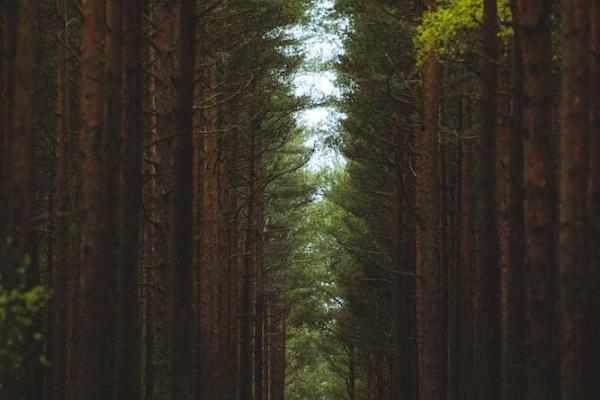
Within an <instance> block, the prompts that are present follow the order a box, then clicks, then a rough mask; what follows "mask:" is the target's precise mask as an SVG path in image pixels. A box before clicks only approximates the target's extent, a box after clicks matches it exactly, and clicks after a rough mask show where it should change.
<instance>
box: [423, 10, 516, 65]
mask: <svg viewBox="0 0 600 400" xmlns="http://www.w3.org/2000/svg"><path fill="white" fill-rule="evenodd" d="M498 17H499V24H500V37H501V38H503V39H509V38H510V37H511V36H512V28H511V24H510V21H511V13H510V7H509V1H508V0H498ZM482 19H483V1H481V0H445V1H440V2H438V7H437V9H436V10H434V11H430V12H426V13H425V14H424V15H423V18H422V21H421V24H420V26H419V27H418V28H417V33H416V35H415V47H416V51H417V64H418V65H421V64H422V63H423V61H424V60H425V57H426V56H427V54H428V53H429V52H430V51H431V49H432V48H433V46H434V44H435V46H436V51H437V53H438V55H439V56H440V58H441V60H442V61H443V59H444V58H445V57H448V58H459V57H462V56H464V54H465V53H466V52H467V50H468V49H469V48H472V44H473V43H472V40H473V36H472V35H468V33H469V32H471V31H473V30H475V29H478V28H479V27H481V25H482Z"/></svg>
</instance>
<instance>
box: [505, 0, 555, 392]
mask: <svg viewBox="0 0 600 400" xmlns="http://www.w3.org/2000/svg"><path fill="white" fill-rule="evenodd" d="M552 3H553V2H551V1H543V0H535V1H531V0H527V1H525V0H517V2H516V15H515V20H516V23H517V24H518V25H519V26H520V27H521V30H520V33H521V37H520V38H521V59H522V65H523V140H524V144H523V146H524V147H523V151H524V153H523V159H524V165H523V185H524V194H525V198H524V213H525V214H524V215H525V216H524V224H525V228H524V229H525V237H526V241H525V249H524V252H525V253H524V257H525V279H524V281H525V284H526V291H527V315H526V317H527V321H528V326H527V349H528V355H527V362H526V369H525V371H526V372H525V373H526V375H527V394H526V398H527V399H528V400H534V399H540V400H552V399H557V398H559V393H560V391H559V387H558V382H559V371H558V343H557V340H558V339H557V329H558V322H557V309H556V300H557V293H556V272H557V269H556V265H557V264H556V239H557V237H556V225H555V224H556V219H557V193H556V183H555V182H556V175H555V163H554V146H553V142H554V140H553V136H552V86H551V85H550V84H549V82H551V74H550V69H551V61H552V52H551V46H550V17H551V15H550V14H551V8H552Z"/></svg>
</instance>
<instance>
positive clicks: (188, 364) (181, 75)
mask: <svg viewBox="0 0 600 400" xmlns="http://www.w3.org/2000/svg"><path fill="white" fill-rule="evenodd" d="M195 12H196V7H195V1H194V0H183V1H182V2H181V5H180V9H179V25H180V27H179V28H180V33H179V48H178V52H177V55H178V71H177V72H178V74H177V76H176V81H175V84H176V89H177V98H178V110H177V113H178V116H177V122H176V124H175V147H174V153H173V156H174V159H175V186H174V189H173V230H172V233H171V238H170V243H169V246H170V249H169V251H170V256H169V258H170V264H171V266H172V268H173V278H174V279H173V322H172V323H173V325H172V337H173V343H174V345H173V346H172V347H171V373H172V377H173V379H172V382H171V394H172V398H173V399H193V398H194V397H195V392H194V391H195V383H194V379H195V378H196V375H195V371H194V366H195V363H194V357H193V352H190V349H193V348H194V344H195V341H194V334H195V333H194V332H195V329H196V326H195V323H194V321H195V316H194V314H193V311H194V307H193V305H194V301H195V298H196V297H195V294H194V293H195V284H194V282H195V277H196V275H195V272H194V268H193V263H192V261H193V260H192V258H193V254H192V243H193V240H192V232H193V228H192V221H193V219H192V216H193V211H192V191H193V183H192V166H193V153H192V143H193V141H192V132H193V130H192V125H193V120H194V118H193V97H194V77H195V64H196V57H195V50H196V43H195V37H196V36H195V32H196V27H195V23H196V17H195Z"/></svg>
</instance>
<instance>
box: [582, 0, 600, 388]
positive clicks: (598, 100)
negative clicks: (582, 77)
mask: <svg viewBox="0 0 600 400" xmlns="http://www.w3.org/2000/svg"><path fill="white" fill-rule="evenodd" d="M590 16H591V17H590V19H591V23H592V27H591V32H592V33H591V48H592V52H591V67H590V83H591V85H590V88H591V92H590V93H591V94H592V97H591V99H590V115H591V119H590V127H591V130H590V134H591V136H590V150H589V151H590V169H589V170H590V178H589V186H588V204H589V213H590V232H589V238H598V237H600V1H599V0H593V2H592V12H591V13H590ZM590 250H592V252H591V254H590V263H589V271H590V276H589V277H588V278H587V279H588V281H589V283H588V287H589V288H596V289H592V290H590V292H589V295H588V299H587V300H588V305H587V307H588V308H587V313H586V322H587V326H586V338H585V342H586V344H587V348H586V351H585V353H586V382H588V387H587V396H588V397H587V398H588V399H595V398H599V397H600V382H599V381H598V380H597V379H595V374H596V371H598V370H599V369H600V315H599V314H598V313H600V291H599V290H597V288H598V287H600V247H598V246H591V248H590Z"/></svg>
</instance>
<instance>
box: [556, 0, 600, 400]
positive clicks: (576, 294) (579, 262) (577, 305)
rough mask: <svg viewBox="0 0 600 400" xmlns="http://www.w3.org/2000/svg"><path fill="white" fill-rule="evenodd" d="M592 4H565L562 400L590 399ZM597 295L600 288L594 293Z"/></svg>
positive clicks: (576, 0) (574, 0)
mask: <svg viewBox="0 0 600 400" xmlns="http://www.w3.org/2000/svg"><path fill="white" fill-rule="evenodd" d="M590 5H591V3H590V1H588V0H563V1H562V7H561V12H562V35H563V40H562V52H563V58H562V89H561V138H560V139H561V140H560V228H559V245H558V276H559V278H558V279H559V287H560V303H559V304H560V358H561V362H560V378H561V396H562V398H563V399H569V400H580V399H585V398H586V377H585V366H584V357H585V347H584V346H585V341H584V338H585V319H586V318H590V317H592V316H588V315H586V314H585V311H586V310H585V303H586V294H587V284H588V276H587V273H588V262H589V261H590V259H589V252H588V250H589V249H588V245H589V244H590V242H589V240H590V237H589V231H588V224H589V214H588V199H587V190H588V178H589V155H590V153H589V150H590V148H589V146H590V141H589V139H590V136H589V135H590V124H589V122H590V121H589V115H590V114H589V104H590V103H589V99H590V92H589V84H590V75H589V73H590V69H589V68H590V63H589V54H590V11H591V8H590ZM590 289H591V290H598V288H590Z"/></svg>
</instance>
